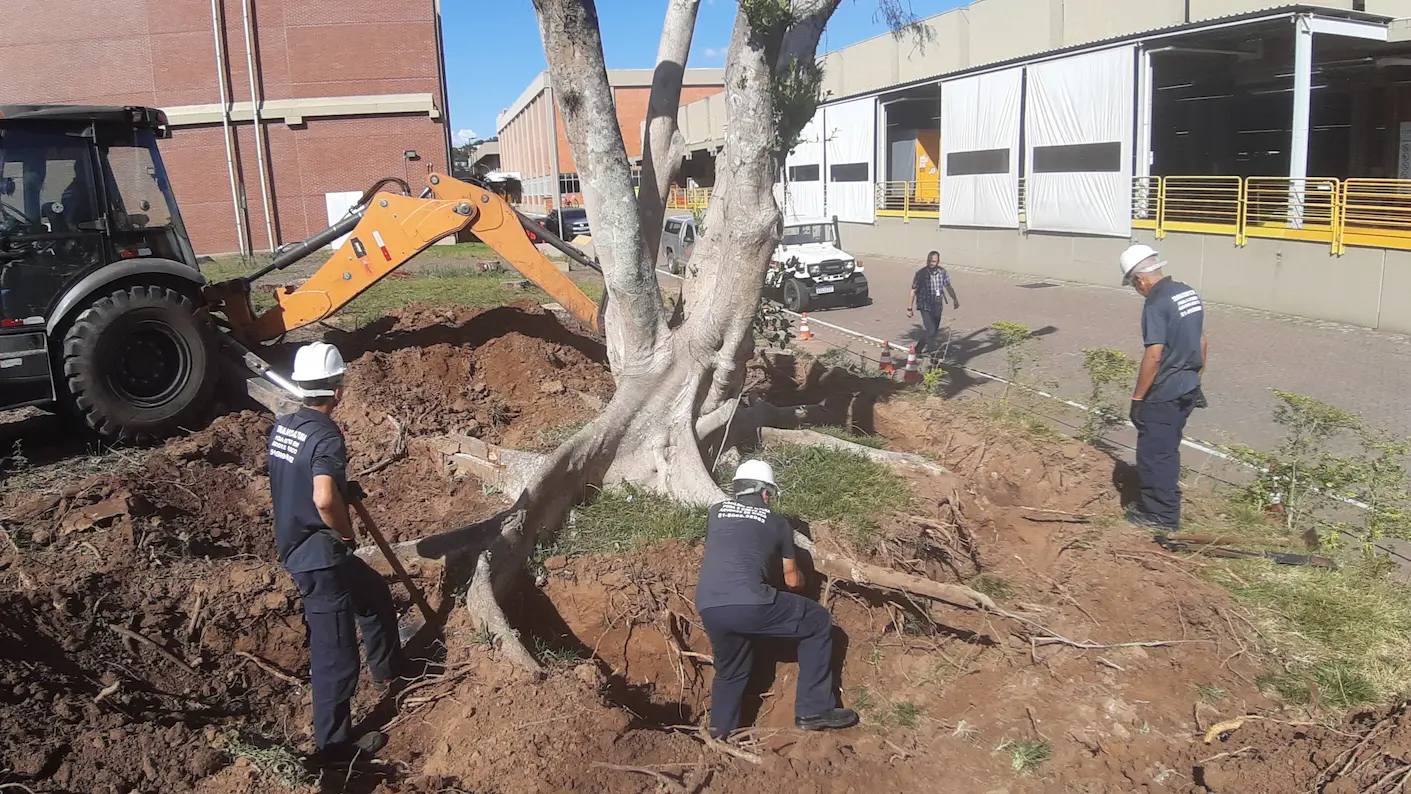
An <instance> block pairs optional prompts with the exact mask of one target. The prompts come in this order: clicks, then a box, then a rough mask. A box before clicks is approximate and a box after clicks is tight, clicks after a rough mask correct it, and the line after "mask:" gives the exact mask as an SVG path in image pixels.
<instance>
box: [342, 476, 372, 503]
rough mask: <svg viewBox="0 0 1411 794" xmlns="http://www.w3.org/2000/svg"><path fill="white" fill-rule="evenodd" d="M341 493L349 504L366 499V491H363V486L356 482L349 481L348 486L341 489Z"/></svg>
mask: <svg viewBox="0 0 1411 794" xmlns="http://www.w3.org/2000/svg"><path fill="white" fill-rule="evenodd" d="M343 492H344V493H345V494H346V498H347V500H348V503H349V504H353V503H355V502H361V501H362V500H364V499H366V498H367V491H364V490H363V486H362V485H361V484H360V483H359V482H358V481H357V480H349V481H348V486H347V487H346V488H344V489H343Z"/></svg>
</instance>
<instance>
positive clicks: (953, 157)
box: [946, 149, 1009, 176]
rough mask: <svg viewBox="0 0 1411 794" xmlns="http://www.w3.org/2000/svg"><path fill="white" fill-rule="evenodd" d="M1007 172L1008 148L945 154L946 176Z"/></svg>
mask: <svg viewBox="0 0 1411 794" xmlns="http://www.w3.org/2000/svg"><path fill="white" fill-rule="evenodd" d="M1007 173H1009V150H1008V149H982V150H979V151H973V152H951V153H950V154H948V155H946V176H980V175H981V174H1007Z"/></svg>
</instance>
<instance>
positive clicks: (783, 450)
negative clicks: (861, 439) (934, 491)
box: [726, 444, 910, 545]
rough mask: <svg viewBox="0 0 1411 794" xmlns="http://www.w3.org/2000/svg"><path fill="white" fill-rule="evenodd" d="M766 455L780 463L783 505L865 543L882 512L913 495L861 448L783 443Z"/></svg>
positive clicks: (777, 475) (777, 469) (778, 476)
mask: <svg viewBox="0 0 1411 794" xmlns="http://www.w3.org/2000/svg"><path fill="white" fill-rule="evenodd" d="M761 457H762V458H763V459H764V460H767V461H769V463H770V464H771V465H773V466H774V476H775V478H776V479H777V480H778V481H779V487H780V489H781V490H782V491H783V493H781V494H780V497H779V504H778V508H779V510H780V511H782V512H784V513H786V514H790V515H794V516H797V517H798V518H801V519H803V520H805V521H808V522H810V523H812V522H827V523H828V524H831V525H832V526H834V527H836V528H837V529H839V530H840V531H842V532H843V533H845V534H847V535H848V536H850V537H851V538H852V539H853V540H855V541H857V542H858V543H860V544H863V545H867V544H868V543H869V542H870V541H871V540H872V538H873V537H874V536H875V535H876V533H877V531H878V529H879V524H878V520H879V519H880V518H881V517H882V516H884V515H886V514H887V513H889V512H891V511H893V510H896V509H898V508H901V507H904V506H905V505H906V504H907V503H908V502H909V501H910V493H909V491H908V490H907V488H906V484H905V482H904V481H903V480H902V478H901V477H898V476H897V475H896V474H895V473H893V472H892V470H891V469H888V468H887V467H886V466H884V465H882V464H880V463H878V462H876V461H874V460H872V459H871V458H868V457H867V456H865V455H862V454H860V453H856V452H847V451H844V450H840V449H829V448H827V447H814V446H807V445H799V444H781V445H779V446H777V447H770V448H769V449H767V450H764V453H763V454H762V455H761ZM726 476H729V475H728V474H727V475H726Z"/></svg>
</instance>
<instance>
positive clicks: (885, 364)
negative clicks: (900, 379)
mask: <svg viewBox="0 0 1411 794" xmlns="http://www.w3.org/2000/svg"><path fill="white" fill-rule="evenodd" d="M877 368H878V369H880V370H881V371H883V372H885V373H887V374H888V375H890V374H892V373H893V372H896V371H897V370H896V367H894V366H892V343H891V342H887V341H883V342H882V358H881V360H880V361H878V362H877Z"/></svg>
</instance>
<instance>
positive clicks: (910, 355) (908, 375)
mask: <svg viewBox="0 0 1411 794" xmlns="http://www.w3.org/2000/svg"><path fill="white" fill-rule="evenodd" d="M901 382H902V383H920V382H921V369H920V368H919V367H917V366H916V345H912V346H911V348H910V349H909V350H907V351H906V369H905V370H904V371H903V372H902V374H901Z"/></svg>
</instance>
